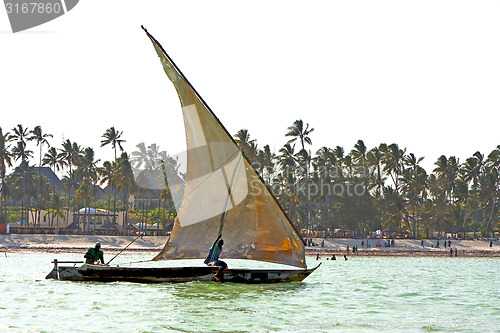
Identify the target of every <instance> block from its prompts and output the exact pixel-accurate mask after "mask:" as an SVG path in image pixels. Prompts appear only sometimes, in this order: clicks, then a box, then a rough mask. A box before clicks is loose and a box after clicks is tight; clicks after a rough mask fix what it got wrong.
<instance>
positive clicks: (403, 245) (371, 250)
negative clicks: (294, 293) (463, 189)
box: [0, 234, 500, 257]
mask: <svg viewBox="0 0 500 333" xmlns="http://www.w3.org/2000/svg"><path fill="white" fill-rule="evenodd" d="M135 239H136V237H134V236H77V235H31V234H9V235H0V252H23V251H24V252H46V253H79V252H84V251H86V249H88V248H89V247H93V246H94V245H95V243H96V242H100V243H101V244H102V248H103V250H105V251H106V252H110V253H115V252H118V251H121V250H122V249H123V248H125V247H126V246H127V245H129V244H130V243H131V242H132V241H134V240H135ZM167 240H168V237H167V236H144V237H142V238H138V239H136V240H135V241H134V242H133V243H132V244H131V245H130V246H129V247H128V248H127V249H126V250H125V251H126V252H158V251H160V250H161V249H162V248H163V246H164V245H165V243H166V242H167ZM361 241H363V242H364V246H362V245H361ZM377 241H378V240H376V239H370V240H369V244H370V247H366V239H363V240H360V239H348V238H332V239H326V240H325V243H324V246H323V247H322V246H321V242H322V239H313V242H314V243H316V244H318V246H308V247H306V254H308V255H316V254H318V253H319V254H320V256H331V255H332V254H335V255H342V256H343V255H344V254H346V255H349V256H352V255H358V256H449V255H450V249H449V248H448V247H446V248H444V246H443V242H444V241H442V240H441V241H440V247H439V248H437V247H436V245H437V244H436V242H437V241H436V240H424V247H422V246H421V241H420V240H413V239H396V240H395V243H394V247H384V242H385V241H386V240H380V244H381V245H382V246H381V247H376V243H377ZM353 246H357V247H358V251H357V253H353V252H352V248H353ZM347 247H349V252H347ZM451 247H452V249H453V250H455V249H457V254H458V256H461V257H464V256H466V257H500V241H498V240H497V241H493V246H492V247H491V248H490V241H489V240H473V241H472V240H452V241H451ZM453 255H454V256H455V254H453Z"/></svg>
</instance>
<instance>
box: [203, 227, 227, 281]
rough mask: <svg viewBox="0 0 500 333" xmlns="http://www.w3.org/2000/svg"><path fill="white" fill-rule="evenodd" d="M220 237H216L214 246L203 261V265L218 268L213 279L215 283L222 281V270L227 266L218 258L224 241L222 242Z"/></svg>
mask: <svg viewBox="0 0 500 333" xmlns="http://www.w3.org/2000/svg"><path fill="white" fill-rule="evenodd" d="M221 237H222V235H219V237H217V239H216V240H215V242H214V245H212V248H211V249H210V251H208V256H207V258H206V259H205V261H204V263H205V264H207V265H208V266H220V268H219V270H218V271H217V273H216V274H214V278H215V280H217V281H223V280H224V270H225V269H226V267H227V264H226V263H225V262H224V261H222V260H219V256H220V254H221V252H222V247H223V246H224V240H222V239H221Z"/></svg>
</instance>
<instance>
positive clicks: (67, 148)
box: [57, 139, 81, 223]
mask: <svg viewBox="0 0 500 333" xmlns="http://www.w3.org/2000/svg"><path fill="white" fill-rule="evenodd" d="M59 151H60V153H59V155H57V157H58V158H59V161H60V163H61V165H67V166H68V167H69V173H68V177H66V178H67V182H66V184H67V185H68V186H69V187H68V188H67V189H68V213H67V215H66V223H68V218H69V212H70V209H71V198H72V190H73V186H74V185H75V181H74V179H73V178H74V174H73V165H74V164H75V161H76V160H77V158H78V156H79V155H80V153H81V147H80V146H79V145H78V144H77V143H76V142H71V141H70V140H69V139H68V140H66V141H64V142H63V144H62V148H61V149H59Z"/></svg>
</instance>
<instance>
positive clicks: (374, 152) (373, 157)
mask: <svg viewBox="0 0 500 333" xmlns="http://www.w3.org/2000/svg"><path fill="white" fill-rule="evenodd" d="M367 160H368V165H369V166H370V167H371V168H372V169H373V176H374V178H375V179H374V182H373V186H374V187H375V188H376V189H377V190H376V192H375V195H376V196H377V197H379V198H380V197H381V196H382V188H383V187H384V184H385V180H386V178H385V177H384V176H383V175H382V160H383V155H382V152H381V151H380V148H378V147H374V148H372V149H370V151H369V152H368V156H367ZM375 173H376V174H375Z"/></svg>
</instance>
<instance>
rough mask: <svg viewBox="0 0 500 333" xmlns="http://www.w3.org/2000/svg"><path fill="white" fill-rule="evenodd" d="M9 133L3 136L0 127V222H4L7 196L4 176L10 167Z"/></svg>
mask: <svg viewBox="0 0 500 333" xmlns="http://www.w3.org/2000/svg"><path fill="white" fill-rule="evenodd" d="M10 137H11V136H10V133H9V132H6V133H5V134H4V133H3V132H2V128H1V127H0V195H1V201H0V222H5V216H4V212H5V210H6V208H7V207H6V204H5V203H6V197H5V196H6V194H7V191H6V189H7V186H6V184H5V175H6V170H7V167H11V166H12V153H11V152H10V150H9V148H10V144H9V141H10Z"/></svg>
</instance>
